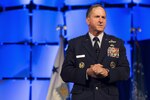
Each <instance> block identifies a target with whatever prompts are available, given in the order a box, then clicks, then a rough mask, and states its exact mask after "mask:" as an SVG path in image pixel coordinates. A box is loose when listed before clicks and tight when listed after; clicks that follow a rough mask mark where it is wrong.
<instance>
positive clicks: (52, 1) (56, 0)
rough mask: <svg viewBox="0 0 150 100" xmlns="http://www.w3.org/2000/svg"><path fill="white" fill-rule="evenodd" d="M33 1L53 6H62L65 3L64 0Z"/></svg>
mask: <svg viewBox="0 0 150 100" xmlns="http://www.w3.org/2000/svg"><path fill="white" fill-rule="evenodd" d="M33 2H34V3H35V4H38V5H44V6H52V7H62V6H63V4H64V0H33Z"/></svg>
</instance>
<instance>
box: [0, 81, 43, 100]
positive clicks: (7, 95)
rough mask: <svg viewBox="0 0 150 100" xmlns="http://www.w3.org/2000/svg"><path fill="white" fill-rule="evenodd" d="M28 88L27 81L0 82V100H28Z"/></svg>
mask: <svg viewBox="0 0 150 100" xmlns="http://www.w3.org/2000/svg"><path fill="white" fill-rule="evenodd" d="M29 86H30V85H29V81H27V80H17V81H16V80H11V81H4V80H0V100H29ZM43 100H44V99H43Z"/></svg>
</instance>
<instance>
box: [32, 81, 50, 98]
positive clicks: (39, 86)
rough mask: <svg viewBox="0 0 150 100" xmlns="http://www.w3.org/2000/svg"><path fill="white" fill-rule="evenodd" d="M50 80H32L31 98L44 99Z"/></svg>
mask: <svg viewBox="0 0 150 100" xmlns="http://www.w3.org/2000/svg"><path fill="white" fill-rule="evenodd" d="M49 83H50V80H47V81H46V80H45V81H33V84H32V100H46V96H47V93H48V88H49Z"/></svg>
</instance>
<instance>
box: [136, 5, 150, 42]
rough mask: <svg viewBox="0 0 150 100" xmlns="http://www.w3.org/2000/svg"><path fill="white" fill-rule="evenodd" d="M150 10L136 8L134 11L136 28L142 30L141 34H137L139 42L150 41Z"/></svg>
mask: <svg viewBox="0 0 150 100" xmlns="http://www.w3.org/2000/svg"><path fill="white" fill-rule="evenodd" d="M149 11H150V8H143V7H134V9H133V21H134V25H133V26H134V28H138V27H140V28H141V30H142V31H141V32H138V33H137V38H138V40H145V39H150V29H149V23H150V19H149V18H150V13H149Z"/></svg>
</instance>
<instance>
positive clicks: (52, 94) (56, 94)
mask: <svg viewBox="0 0 150 100" xmlns="http://www.w3.org/2000/svg"><path fill="white" fill-rule="evenodd" d="M63 61H64V37H63V36H62V35H61V36H60V44H59V49H58V52H57V55H56V58H55V62H54V68H53V73H52V76H51V81H50V85H49V90H48V94H47V97H46V100H66V99H67V98H68V97H69V89H68V85H67V83H65V82H64V81H63V80H62V79H61V77H60V72H61V69H62V64H63Z"/></svg>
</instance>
